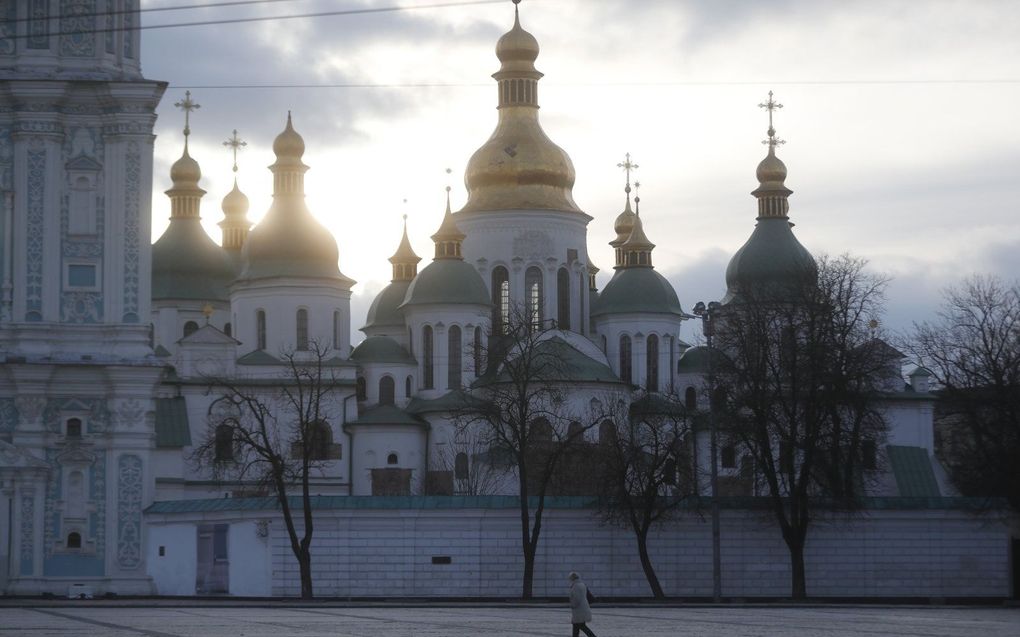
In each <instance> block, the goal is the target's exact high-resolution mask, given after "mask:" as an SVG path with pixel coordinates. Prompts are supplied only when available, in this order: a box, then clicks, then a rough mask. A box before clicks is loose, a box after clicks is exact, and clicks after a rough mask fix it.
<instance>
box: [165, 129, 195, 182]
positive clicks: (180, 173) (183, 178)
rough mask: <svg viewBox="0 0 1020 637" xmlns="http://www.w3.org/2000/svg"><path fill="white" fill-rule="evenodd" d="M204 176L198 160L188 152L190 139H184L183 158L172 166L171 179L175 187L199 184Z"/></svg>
mask: <svg viewBox="0 0 1020 637" xmlns="http://www.w3.org/2000/svg"><path fill="white" fill-rule="evenodd" d="M201 178H202V169H201V168H199V166H198V162H197V161H195V160H194V159H192V158H191V155H189V154H188V140H187V138H185V140H184V153H183V154H182V155H181V158H180V159H178V160H177V161H175V162H174V165H173V166H171V167H170V180H171V181H172V182H173V184H174V188H179V187H181V186H198V180H199V179H201Z"/></svg>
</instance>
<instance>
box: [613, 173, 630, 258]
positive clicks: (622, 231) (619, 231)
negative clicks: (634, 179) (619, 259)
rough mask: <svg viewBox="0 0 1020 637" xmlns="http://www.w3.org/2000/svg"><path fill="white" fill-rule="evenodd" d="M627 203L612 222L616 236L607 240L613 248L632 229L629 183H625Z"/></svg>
mask: <svg viewBox="0 0 1020 637" xmlns="http://www.w3.org/2000/svg"><path fill="white" fill-rule="evenodd" d="M626 193H627V205H626V206H625V207H624V209H623V212H621V213H620V214H619V215H618V216H617V217H616V221H614V222H613V230H614V231H616V238H615V239H613V240H612V241H610V242H609V245H611V246H613V247H614V248H618V247H620V246H621V245H622V244H623V242H624V241H626V240H627V237H629V236H630V231H631V230H633V229H634V210H633V209H632V208H631V207H630V184H627V188H626Z"/></svg>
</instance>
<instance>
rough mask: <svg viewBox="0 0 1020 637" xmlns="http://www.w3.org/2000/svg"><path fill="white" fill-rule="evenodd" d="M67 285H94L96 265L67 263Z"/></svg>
mask: <svg viewBox="0 0 1020 637" xmlns="http://www.w3.org/2000/svg"><path fill="white" fill-rule="evenodd" d="M67 286H68V287H72V288H94V287H96V266H94V265H82V264H70V265H68V266H67Z"/></svg>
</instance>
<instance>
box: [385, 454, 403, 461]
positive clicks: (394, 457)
mask: <svg viewBox="0 0 1020 637" xmlns="http://www.w3.org/2000/svg"><path fill="white" fill-rule="evenodd" d="M386 464H400V458H398V457H397V454H395V453H391V454H390V455H388V456H386Z"/></svg>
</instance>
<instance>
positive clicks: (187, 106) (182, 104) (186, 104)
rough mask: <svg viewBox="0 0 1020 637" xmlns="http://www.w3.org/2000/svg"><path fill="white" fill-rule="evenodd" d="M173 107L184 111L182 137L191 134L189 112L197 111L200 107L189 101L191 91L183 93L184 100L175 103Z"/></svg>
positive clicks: (196, 103)
mask: <svg viewBox="0 0 1020 637" xmlns="http://www.w3.org/2000/svg"><path fill="white" fill-rule="evenodd" d="M174 106H175V107H177V108H179V109H181V110H182V111H184V136H185V137H187V136H188V135H190V134H191V111H197V110H198V109H200V108H202V105H201V104H199V103H198V102H196V101H194V100H192V99H191V91H185V92H184V99H183V100H181V101H179V102H175V103H174Z"/></svg>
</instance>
